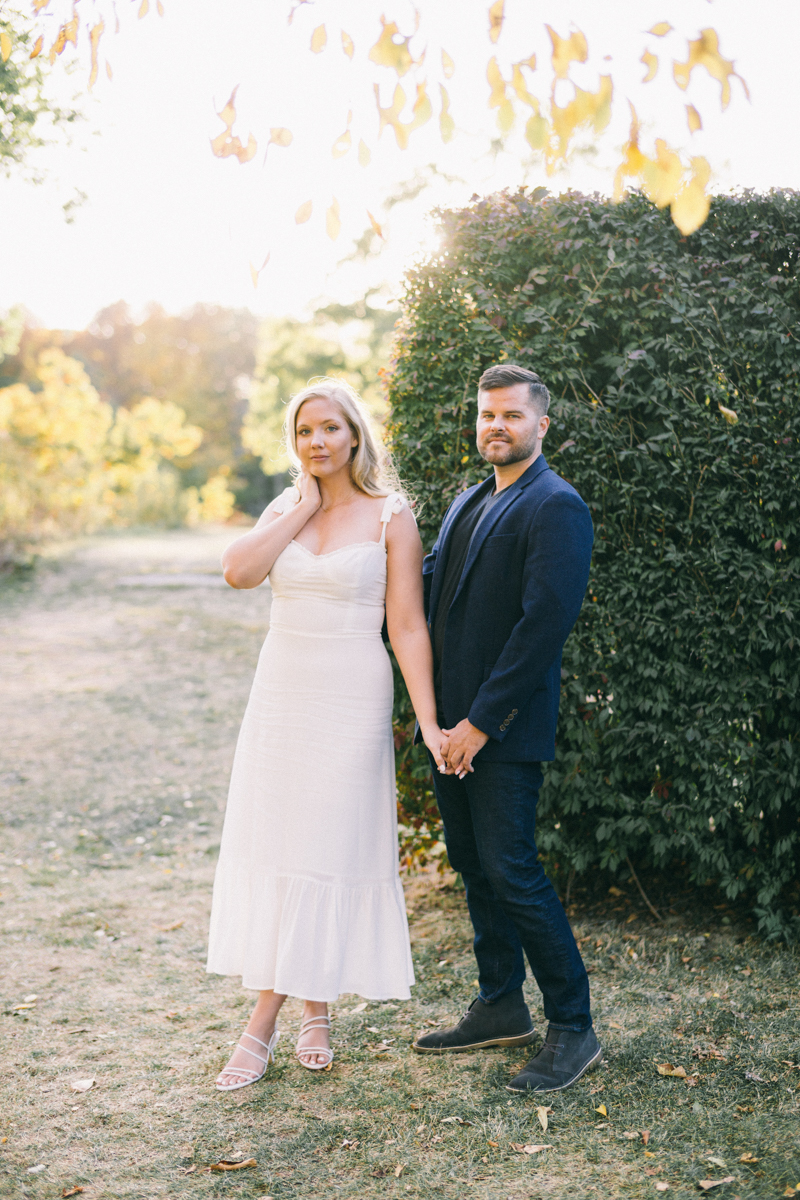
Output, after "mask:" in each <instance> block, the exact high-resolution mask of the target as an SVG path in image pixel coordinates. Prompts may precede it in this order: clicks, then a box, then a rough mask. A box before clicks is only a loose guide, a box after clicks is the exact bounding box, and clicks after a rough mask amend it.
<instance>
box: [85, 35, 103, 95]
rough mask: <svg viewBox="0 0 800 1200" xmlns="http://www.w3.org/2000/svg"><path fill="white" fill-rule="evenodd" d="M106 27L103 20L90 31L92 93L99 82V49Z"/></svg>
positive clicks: (90, 85)
mask: <svg viewBox="0 0 800 1200" xmlns="http://www.w3.org/2000/svg"><path fill="white" fill-rule="evenodd" d="M105 27H106V26H105V22H104V21H103V19H102V18H101V19H100V20H99V21H98V22H97V24H96V25H95V26H94V27H93V28H92V29H90V30H89V46H90V48H91V53H92V65H91V70H90V71H89V90H90V91H91V90H92V88H93V87H94V85H95V83H96V82H97V47H98V44H99V42H100V38H101V37H102V36H103V30H104V29H105Z"/></svg>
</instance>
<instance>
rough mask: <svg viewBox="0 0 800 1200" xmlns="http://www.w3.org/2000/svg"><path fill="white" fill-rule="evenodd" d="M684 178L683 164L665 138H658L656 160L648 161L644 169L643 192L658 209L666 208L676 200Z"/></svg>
mask: <svg viewBox="0 0 800 1200" xmlns="http://www.w3.org/2000/svg"><path fill="white" fill-rule="evenodd" d="M682 177H683V164H682V162H681V160H680V158H679V157H678V155H677V154H676V153H675V151H674V150H670V148H669V146H668V145H667V143H666V142H665V141H664V139H663V138H656V157H655V160H653V159H648V161H647V162H646V163H645V165H644V167H643V169H642V180H643V190H644V193H645V195H646V196H647V197H648V199H650V200H652V202H653V204H655V206H656V208H666V206H667V205H668V204H671V203H672V201H673V200H674V198H675V196H676V194H677V192H678V188H679V187H680V185H681V179H682Z"/></svg>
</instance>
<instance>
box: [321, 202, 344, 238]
mask: <svg viewBox="0 0 800 1200" xmlns="http://www.w3.org/2000/svg"><path fill="white" fill-rule="evenodd" d="M341 228H342V222H341V219H340V217H339V201H338V200H337V199H336V197H335V196H334V198H333V202H332V203H331V206H330V208H329V209H328V211H327V212H326V213H325V230H326V232H327V234H328V237H329V238H330V239H331V241H332V242H335V241H336V239H337V238H338V236H339V233H340V232H341Z"/></svg>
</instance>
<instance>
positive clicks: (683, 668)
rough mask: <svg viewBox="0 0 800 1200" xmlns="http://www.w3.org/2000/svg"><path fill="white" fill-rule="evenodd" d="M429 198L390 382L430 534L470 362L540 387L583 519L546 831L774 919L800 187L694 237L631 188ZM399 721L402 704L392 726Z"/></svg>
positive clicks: (790, 553)
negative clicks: (590, 544) (507, 364)
mask: <svg viewBox="0 0 800 1200" xmlns="http://www.w3.org/2000/svg"><path fill="white" fill-rule="evenodd" d="M439 217H440V222H441V235H442V240H441V248H440V251H439V252H438V253H437V254H436V255H435V256H434V257H433V258H431V259H430V260H429V261H427V262H425V263H423V264H422V265H421V266H419V267H418V269H416V270H415V271H414V272H412V273H411V274H410V275H409V277H408V280H407V291H406V297H405V303H404V310H403V317H402V319H401V323H400V326H399V335H398V339H397V343H396V346H395V357H394V362H393V366H392V371H391V376H390V380H389V399H390V403H391V410H392V415H391V419H390V435H391V438H392V444H393V449H394V453H395V455H396V457H397V460H398V465H399V468H400V470H401V472H402V474H403V475H404V476H405V477H406V478H409V479H412V480H414V484H415V488H416V491H417V494H418V495H419V496H420V497H421V498H422V499H423V501H424V508H423V511H422V515H421V526H422V530H423V536H424V539H425V541H426V544H427V545H430V544H431V543H432V541H433V539H434V537H435V534H436V531H437V529H438V525H439V522H440V520H441V517H442V515H443V513H444V511H445V509H446V507H447V505H448V504H449V503H450V502H451V501H452V499H453V498H454V496H455V495H456V494H457V493H458V491H459V490H460V489H462V488H465V487H467V486H470V485H471V484H473V483H475V482H477V481H478V480H479V479H481V478H485V476H486V473H487V468H486V465H485V464H484V463H482V462H481V460H480V458H479V457H478V455H477V453H476V450H475V444H474V435H473V426H474V417H475V394H476V381H477V379H478V377H479V376H480V374H481V371H482V370H483V369H484V368H485V367H486V366H488V365H489V364H491V363H493V362H497V361H502V360H506V361H516V362H519V363H522V364H523V365H525V366H528V367H531V368H534V369H535V370H537V371H539V372H540V374H541V375H542V377H543V378H544V380H545V382H546V383H547V384H548V386H549V387H550V389H551V392H552V395H553V404H552V407H551V416H552V419H553V424H552V428H551V430H550V433H549V436H548V440H547V443H546V446H545V449H546V454H547V458H548V461H549V463H550V465H551V466H552V467H553V468H554V469H555V470H557V471H559V473H561V474H562V475H563V476H564V477H565V478H567V479H569V480H570V482H572V483H573V484H574V485H575V487H576V488H577V489H578V491H579V492H580V493H581V495H582V496H583V497H584V499H585V500H586V502H587V503H588V504H589V506H590V509H591V511H592V516H593V520H594V524H595V539H596V540H595V550H594V557H593V565H592V573H591V578H590V584H589V590H588V594H587V600H586V602H585V603H584V607H583V611H582V613H581V616H580V618H579V621H578V624H577V626H576V629H575V631H574V632H573V634H572V635H571V637H570V638H569V640H568V642H567V645H566V647H565V654H564V660H563V671H562V678H563V690H562V707H561V717H560V720H559V728H558V745H557V752H556V753H557V757H556V761H555V763H554V764H552V766H551V767H550V768H549V769H548V771H547V773H546V783H545V788H544V790H543V792H542V797H541V804H540V825H539V828H540V844H541V847H542V849H543V851H544V852H545V853H546V854H547V855H548V857H550V858H555V859H557V860H558V861H559V862H560V863H561V864H565V865H566V866H568V867H571V868H574V869H576V870H577V871H587V870H589V869H596V868H602V869H605V870H607V871H609V872H612V873H615V872H617V871H618V870H622V869H623V868H625V867H626V866H627V867H630V865H631V863H635V864H636V865H637V867H638V866H639V865H642V864H644V865H650V866H652V867H658V868H662V869H665V868H666V869H670V868H672V867H674V866H678V867H681V866H682V868H683V870H684V871H688V873H689V874H690V876H691V878H692V879H693V880H695V881H699V882H705V881H707V880H714V881H716V882H717V883H718V885H719V886H720V887H721V888H722V889H723V890H724V892H725V894H726V895H727V896H728V897H731V898H733V897H736V896H739V895H744V894H746V895H747V896H748V897H749V899H750V900H751V902H752V903H753V906H754V908H755V911H756V913H757V915H758V917H759V921H760V927H761V929H762V930H763V931H764V932H765V933H766V934H767V935H768V936H778V935H779V934H786V933H788V932H789V930H790V928H791V927H792V925H793V924H794V926H795V928H796V925H797V917H796V913H795V916H794V917H792V914H791V911H790V901H791V897H790V895H789V890H790V885H792V884H793V883H794V881H795V880H796V879H797V875H798V848H799V847H800V823H799V814H800V805H799V804H798V798H799V794H800V788H799V787H798V749H799V747H798V731H799V730H800V703H799V702H798V671H799V670H800V655H798V643H800V611H798V610H799V609H800V603H799V601H800V597H798V535H799V534H800V530H799V529H798V505H799V500H798V441H799V440H800V406H798V371H799V370H800V349H799V348H798V342H797V336H796V335H797V328H798V308H799V307H800V305H799V303H798V301H799V300H800V292H799V289H798V276H797V262H798V245H800V196H798V195H797V194H794V193H791V192H773V193H770V194H769V195H768V196H755V195H753V194H750V193H747V194H745V195H743V196H736V197H734V196H730V197H720V198H717V199H715V200H714V202H713V204H712V209H711V214H710V217H709V219H708V221H707V222H706V224H705V225H704V226H703V227H702V228H701V229H700V230H699V231H698V232H697V233H695V234H693V235H692V236H691V237H690V238H684V237H681V235H680V234H679V232H678V231H677V230H676V229H675V227H674V226H673V225H672V224H671V222H670V220H669V218H668V216H667V215H665V214H664V213H661V212H659V211H657V210H656V209H655V208H653V206H652V205H651V204H649V203H648V202H647V201H645V200H644V199H643V198H642V197H640V196H635V195H634V196H631V197H630V198H628V199H627V200H626V201H624V202H623V203H621V204H619V205H614V204H612V203H610V202H608V201H605V200H601V199H598V198H587V197H585V196H579V195H575V194H568V195H567V196H563V197H560V198H558V199H555V198H548V197H546V196H544V195H543V192H542V190H540V191H537V192H534V193H533V194H530V193H526V192H524V191H521V192H519V193H517V194H516V195H509V194H505V193H504V194H500V195H497V196H493V197H490V198H488V199H485V200H481V201H479V202H477V203H474V204H472V205H471V206H470V207H468V208H466V209H464V210H462V211H452V212H442V213H440V214H439ZM408 717H409V713H408V709H407V702H406V701H405V700H403V699H402V698H401V700H400V703H399V709H398V724H399V726H400V728H401V729H405V728H406V727H407V723H408ZM400 757H401V762H400V778H401V790H402V793H403V794H402V797H401V799H402V803H403V805H404V806H405V809H406V812H407V814H410V815H411V816H414V815H415V814H416V816H417V817H418V818H424V817H426V816H427V815H429V813H430V804H431V793H430V784H429V783H425V782H423V781H422V779H421V777H420V772H421V761H420V756H419V752H418V751H410V750H409V749H408V748H407V747H405V749H403V748H401V752H400ZM415 771H416V776H415V775H414V772H415ZM404 772H405V777H407V778H411V779H412V780H414V782H413V783H412V784H411V785H405V786H404V784H403V778H404Z"/></svg>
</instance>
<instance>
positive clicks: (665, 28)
mask: <svg viewBox="0 0 800 1200" xmlns="http://www.w3.org/2000/svg"><path fill="white" fill-rule="evenodd" d="M671 29H672V26H671V25H670V23H669V21H659V22H658V24H657V25H654V26H653V28H652V29H648V31H647V32H648V33H652V34H653V36H654V37H666V35H667V34H668V33H669V32H670V30H671Z"/></svg>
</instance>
